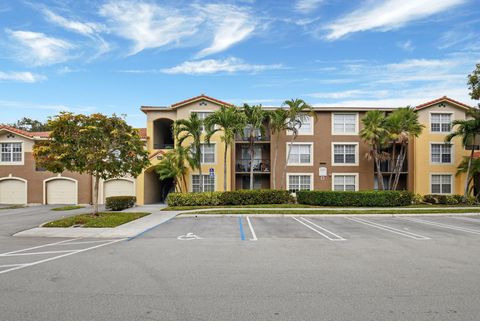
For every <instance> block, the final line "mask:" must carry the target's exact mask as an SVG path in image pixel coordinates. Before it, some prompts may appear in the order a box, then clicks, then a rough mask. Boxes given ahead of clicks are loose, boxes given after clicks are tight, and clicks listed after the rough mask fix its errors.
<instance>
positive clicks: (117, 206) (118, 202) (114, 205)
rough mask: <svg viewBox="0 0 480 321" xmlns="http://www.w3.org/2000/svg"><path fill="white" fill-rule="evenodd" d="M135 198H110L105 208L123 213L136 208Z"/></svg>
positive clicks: (106, 201)
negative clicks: (125, 210)
mask: <svg viewBox="0 0 480 321" xmlns="http://www.w3.org/2000/svg"><path fill="white" fill-rule="evenodd" d="M136 201H137V198H136V197H135V196H110V197H107V199H106V200H105V208H107V209H109V210H112V211H122V210H124V209H127V208H130V207H133V206H135V202H136Z"/></svg>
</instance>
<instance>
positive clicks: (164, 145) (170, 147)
mask: <svg viewBox="0 0 480 321" xmlns="http://www.w3.org/2000/svg"><path fill="white" fill-rule="evenodd" d="M153 148H154V149H173V148H174V145H173V144H153Z"/></svg>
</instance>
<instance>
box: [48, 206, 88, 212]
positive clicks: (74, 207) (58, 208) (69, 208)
mask: <svg viewBox="0 0 480 321" xmlns="http://www.w3.org/2000/svg"><path fill="white" fill-rule="evenodd" d="M84 207H85V206H80V205H69V206H63V207H55V208H52V209H51V211H71V210H78V209H79V208H84Z"/></svg>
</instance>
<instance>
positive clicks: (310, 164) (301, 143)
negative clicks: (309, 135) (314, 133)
mask: <svg viewBox="0 0 480 321" xmlns="http://www.w3.org/2000/svg"><path fill="white" fill-rule="evenodd" d="M291 145H294V146H295V145H309V146H310V162H309V163H290V162H289V160H288V156H289V155H288V154H289V147H290V146H291ZM285 151H286V153H285V154H286V155H285V161H286V162H287V166H313V157H314V153H313V142H294V143H291V142H287V143H286V149H285Z"/></svg>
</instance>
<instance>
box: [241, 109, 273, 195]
mask: <svg viewBox="0 0 480 321" xmlns="http://www.w3.org/2000/svg"><path fill="white" fill-rule="evenodd" d="M242 112H243V114H244V115H245V125H246V128H247V131H246V133H247V134H248V135H247V136H248V137H246V138H247V139H248V144H249V146H248V147H249V148H248V150H249V154H250V189H251V190H253V168H254V159H253V158H254V155H255V136H256V135H257V134H260V135H261V136H264V135H265V131H266V128H265V122H266V121H267V112H266V111H265V110H264V109H263V108H262V106H261V105H253V106H250V105H249V104H244V105H243V108H242Z"/></svg>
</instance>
